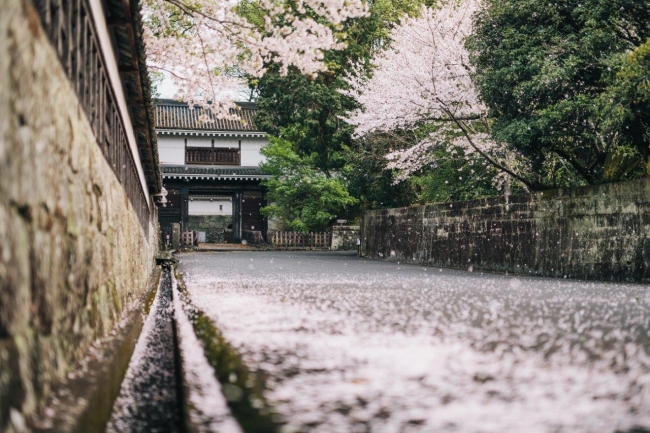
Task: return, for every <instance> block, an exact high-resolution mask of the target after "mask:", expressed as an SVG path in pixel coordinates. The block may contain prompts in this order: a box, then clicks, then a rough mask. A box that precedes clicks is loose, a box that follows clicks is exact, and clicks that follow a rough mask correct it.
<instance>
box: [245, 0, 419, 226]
mask: <svg viewBox="0 0 650 433" xmlns="http://www.w3.org/2000/svg"><path fill="white" fill-rule="evenodd" d="M429 2H430V0H429ZM422 3H423V2H422V1H421V0H396V1H393V0H376V1H374V2H372V3H371V4H370V14H369V16H368V17H366V18H362V19H356V20H351V21H349V22H346V23H345V24H344V25H343V26H342V27H340V28H338V29H337V31H338V32H340V34H342V35H344V36H345V40H346V43H347V47H346V48H345V49H344V50H340V51H331V52H326V53H324V56H325V61H326V64H327V66H328V70H327V71H325V72H322V73H320V74H318V75H317V76H315V77H306V76H304V75H303V74H300V73H298V72H297V71H292V70H290V71H289V73H288V74H287V75H286V76H283V75H281V74H280V72H279V70H278V68H277V67H275V66H273V65H268V72H267V73H266V74H265V75H264V77H262V78H261V79H253V78H251V79H250V80H249V85H250V86H251V87H252V88H253V89H254V92H255V94H256V95H257V100H256V103H257V108H258V110H257V116H256V123H257V125H258V127H260V128H261V129H263V130H265V131H266V132H268V133H269V134H270V135H271V136H275V137H282V140H279V139H276V140H273V141H272V144H271V145H270V146H269V147H268V148H267V149H265V152H267V157H269V158H276V160H275V161H273V162H272V161H271V160H270V159H269V163H268V164H267V166H266V170H268V171H269V173H271V174H272V175H273V179H272V180H270V181H268V182H267V185H268V187H269V203H271V205H270V206H268V207H267V209H266V210H265V212H267V215H275V216H282V217H283V218H284V220H285V221H286V223H287V225H288V227H290V228H292V229H294V230H298V231H308V230H321V229H323V228H324V227H325V226H326V225H327V223H328V222H329V221H331V220H332V219H333V218H334V217H335V216H336V215H339V216H340V215H343V214H344V213H346V212H347V215H348V216H349V217H350V218H352V217H353V216H354V215H353V214H354V212H355V211H357V210H358V209H360V208H366V207H369V206H373V207H375V206H388V205H406V204H409V203H410V202H411V199H414V197H415V196H414V194H413V193H412V191H411V189H410V187H408V186H407V185H399V186H394V185H393V183H392V175H391V173H390V172H389V171H386V170H384V167H385V164H386V160H385V159H384V157H383V156H384V154H385V153H383V154H382V153H380V152H379V151H378V150H376V149H375V150H373V149H371V148H369V147H367V146H366V144H367V143H356V142H354V140H352V137H351V135H352V128H351V127H350V126H349V125H348V124H346V123H345V122H343V121H342V120H341V119H340V117H341V116H343V115H344V114H345V113H346V112H348V111H351V110H353V109H354V108H356V105H355V102H354V100H352V99H351V98H349V97H347V96H345V95H343V94H342V93H341V90H342V89H346V88H347V83H346V81H345V74H346V73H347V71H348V70H349V68H350V66H351V65H353V64H357V63H365V62H367V61H368V60H369V59H371V57H372V56H373V55H374V54H375V53H376V51H377V48H378V47H381V46H383V45H384V44H385V43H386V42H387V37H388V34H389V31H390V28H391V27H392V26H393V25H394V23H395V22H396V21H397V20H398V19H399V17H401V16H403V15H404V14H409V15H415V14H417V13H418V11H419V10H420V7H421V5H422ZM249 4H252V3H249ZM246 13H252V10H249V11H247V12H246ZM280 143H281V144H280ZM289 143H290V144H289ZM281 149H282V152H281V154H279V153H278V152H280V150H281ZM282 161H284V163H281V162H282ZM294 164H296V165H294ZM298 169H299V170H300V171H301V173H300V174H298V173H296V170H298ZM301 176H302V177H301ZM303 178H304V179H309V182H307V181H303V180H302V179H303ZM319 191H320V192H319ZM321 192H322V193H323V194H324V196H323V197H322V198H318V200H316V198H317V197H318V194H320V193H321ZM299 194H304V195H305V198H303V197H302V196H300V195H299ZM322 201H324V202H326V203H329V204H328V205H327V206H323V203H321V202H322Z"/></svg>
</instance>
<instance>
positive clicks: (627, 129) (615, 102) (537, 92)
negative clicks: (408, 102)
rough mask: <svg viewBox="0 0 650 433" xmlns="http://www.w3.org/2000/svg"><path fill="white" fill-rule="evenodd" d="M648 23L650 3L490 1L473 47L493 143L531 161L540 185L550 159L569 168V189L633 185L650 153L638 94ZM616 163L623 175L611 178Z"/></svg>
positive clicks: (635, 0)
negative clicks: (621, 182)
mask: <svg viewBox="0 0 650 433" xmlns="http://www.w3.org/2000/svg"><path fill="white" fill-rule="evenodd" d="M648 16H650V3H649V2H645V1H638V0H579V1H578V0H560V1H555V2H552V3H546V2H539V1H538V0H487V7H486V8H485V10H484V11H483V12H481V13H480V14H479V15H478V16H477V18H476V33H475V35H474V36H473V37H472V38H470V40H469V41H468V47H469V48H470V51H471V52H472V62H473V63H474V65H475V66H476V67H477V74H476V80H475V81H476V84H477V86H478V89H479V91H480V93H481V95H482V97H483V99H484V100H485V101H486V103H487V104H488V107H489V109H490V114H491V116H492V117H493V118H494V119H495V121H494V125H493V132H494V136H495V138H496V139H497V140H498V141H499V142H502V143H504V144H505V145H507V146H511V147H512V148H515V149H517V150H519V151H520V152H522V153H523V154H524V155H525V156H526V157H528V158H530V160H531V161H532V169H533V170H534V171H535V173H537V175H538V176H539V177H540V178H541V177H544V176H547V175H548V173H545V171H544V170H545V167H547V166H548V165H549V164H548V162H549V158H561V159H563V160H565V161H567V162H568V163H569V164H570V165H571V168H572V170H570V171H566V172H565V174H566V175H567V176H565V177H564V178H563V179H562V183H563V184H568V185H571V184H579V183H581V182H583V181H586V182H588V183H598V182H602V181H607V180H611V179H613V178H617V179H618V178H622V177H625V176H631V175H633V173H634V167H633V166H634V165H635V164H637V162H635V161H636V160H638V159H639V158H646V159H647V157H648V153H649V152H648V138H647V133H644V128H646V127H644V125H643V122H646V121H647V117H645V119H646V120H642V119H643V113H647V112H648V107H650V105H648V100H647V99H645V100H644V99H643V98H637V97H636V93H634V91H633V89H635V88H636V86H638V84H639V82H638V81H637V80H642V78H641V76H642V75H643V74H642V73H641V71H643V68H644V66H643V65H644V63H643V62H644V60H643V59H644V58H646V59H647V57H644V54H643V50H641V48H639V47H640V46H641V44H642V43H643V42H644V41H646V40H647V38H648V36H650V20H648V19H647V17H648ZM635 49H637V51H635V53H636V57H635V56H629V55H628V56H625V57H626V59H625V62H622V61H621V56H624V54H625V53H626V52H627V51H631V50H635ZM639 50H640V51H639ZM645 67H646V69H645V71H646V76H647V64H645ZM635 71H636V72H635ZM635 101H636V102H635ZM635 103H636V105H635ZM615 113H616V115H615V116H614V117H613V118H612V115H613V114H615ZM646 125H647V123H646ZM620 148H626V149H628V150H629V149H631V150H632V152H633V153H634V154H635V155H636V156H635V158H628V157H625V158H621V157H620V155H622V154H623V153H626V152H627V153H628V154H629V152H628V151H622V150H621V149H620ZM615 155H619V156H615ZM607 161H610V162H609V163H607ZM612 161H618V165H621V164H623V165H627V166H625V167H619V168H617V169H616V170H614V171H615V172H617V173H618V174H617V175H614V177H613V178H612V177H611V176H612V173H613V172H612V170H611V168H612V163H613V162H612ZM606 164H607V165H608V169H607V170H606ZM571 172H572V173H573V174H572V175H571ZM619 175H620V176H619Z"/></svg>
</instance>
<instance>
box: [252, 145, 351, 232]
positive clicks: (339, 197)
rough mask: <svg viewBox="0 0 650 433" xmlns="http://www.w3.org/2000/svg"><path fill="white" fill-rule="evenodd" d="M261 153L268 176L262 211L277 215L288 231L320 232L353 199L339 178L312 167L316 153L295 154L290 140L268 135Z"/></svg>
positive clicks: (343, 211) (343, 210) (272, 215)
mask: <svg viewBox="0 0 650 433" xmlns="http://www.w3.org/2000/svg"><path fill="white" fill-rule="evenodd" d="M262 154H263V155H264V156H265V157H266V162H265V163H264V164H262V170H263V171H264V172H265V173H267V174H270V175H272V177H271V178H270V179H267V180H265V181H264V182H263V183H264V185H265V186H266V187H267V188H268V193H267V200H268V202H269V203H270V205H269V206H266V207H264V208H262V214H263V215H265V216H266V217H276V218H280V219H281V220H282V221H283V222H284V223H285V224H286V228H287V229H288V230H294V231H298V232H303V233H305V232H310V231H323V230H325V229H326V228H327V226H328V225H329V223H330V222H332V220H334V219H335V218H336V217H337V216H340V215H343V214H344V213H345V210H346V209H347V208H348V207H350V206H353V205H354V204H355V203H356V202H357V200H356V199H355V198H354V197H352V196H351V195H350V194H349V193H348V190H347V188H346V185H345V182H344V180H343V179H342V178H341V177H338V176H326V175H325V174H324V173H323V172H321V171H319V170H318V169H316V168H315V167H314V159H315V158H316V155H311V156H300V155H298V153H296V152H295V151H294V149H293V145H292V143H291V142H289V141H287V140H285V139H282V138H271V140H270V142H269V144H268V145H266V146H264V147H263V148H262Z"/></svg>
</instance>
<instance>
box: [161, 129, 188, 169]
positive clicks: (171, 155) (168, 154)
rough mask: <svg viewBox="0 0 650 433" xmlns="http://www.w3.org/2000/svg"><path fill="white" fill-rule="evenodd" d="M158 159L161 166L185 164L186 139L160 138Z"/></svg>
mask: <svg viewBox="0 0 650 433" xmlns="http://www.w3.org/2000/svg"><path fill="white" fill-rule="evenodd" d="M158 157H159V159H160V163H161V164H178V165H183V164H185V139H184V138H182V137H161V136H158Z"/></svg>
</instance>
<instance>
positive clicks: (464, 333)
mask: <svg viewBox="0 0 650 433" xmlns="http://www.w3.org/2000/svg"><path fill="white" fill-rule="evenodd" d="M177 258H179V260H180V264H179V269H180V271H181V272H182V273H183V274H184V280H185V282H186V283H187V286H188V290H189V293H190V296H191V298H192V300H193V303H194V304H195V305H197V306H198V307H199V308H201V309H202V310H203V311H204V312H205V313H206V314H208V315H209V316H210V317H211V318H212V319H213V320H214V322H215V323H216V324H217V326H218V327H219V328H220V330H221V331H222V332H223V335H224V337H225V338H226V339H227V340H228V341H229V342H230V343H231V344H232V345H233V346H234V347H235V348H237V350H239V352H240V353H241V354H242V355H243V358H244V361H245V362H246V364H247V365H248V366H249V368H251V369H252V370H257V371H260V370H261V371H262V372H264V374H265V375H266V376H267V377H268V380H267V386H268V389H267V390H266V398H267V399H268V400H269V401H270V402H271V403H272V404H273V405H274V406H275V409H276V411H277V412H278V413H280V414H281V415H282V417H283V419H284V422H285V425H284V430H285V431H300V432H302V431H304V432H348V431H349V432H355V431H359V432H365V431H372V432H433V431H435V432H472V433H474V432H502V433H504V432H554V433H561V432H598V433H606V432H612V433H613V432H616V431H633V429H635V430H634V431H647V430H645V428H648V427H650V356H649V351H650V345H649V343H648V341H649V330H650V290H649V289H648V287H647V286H640V285H625V284H611V283H592V282H575V281H568V280H549V279H535V278H523V277H514V276H507V275H490V274H480V273H469V272H460V271H452V270H444V269H438V268H425V267H419V266H411V265H400V264H397V263H387V262H379V261H372V260H367V259H360V258H356V257H354V256H352V255H350V254H346V253H327V252H325V253H316V252H304V253H297V252H231V253H186V254H178V255H177Z"/></svg>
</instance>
